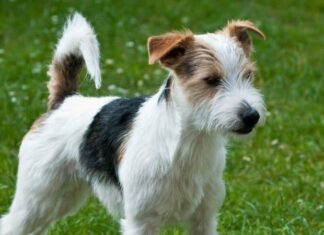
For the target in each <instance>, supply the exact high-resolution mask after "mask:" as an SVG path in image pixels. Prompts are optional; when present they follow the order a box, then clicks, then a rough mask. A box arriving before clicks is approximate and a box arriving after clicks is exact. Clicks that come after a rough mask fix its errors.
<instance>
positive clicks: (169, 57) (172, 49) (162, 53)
mask: <svg viewBox="0 0 324 235" xmlns="http://www.w3.org/2000/svg"><path fill="white" fill-rule="evenodd" d="M193 40H194V36H193V34H192V32H191V31H185V32H174V33H167V34H163V35H159V36H152V37H149V39H148V41H147V45H148V53H149V63H150V64H154V63H156V62H157V61H159V60H161V62H162V63H163V62H164V63H163V64H165V65H166V66H169V65H170V64H171V63H172V61H173V60H174V59H177V58H178V57H179V56H182V55H183V54H184V53H185V46H186V43H187V42H189V41H193Z"/></svg>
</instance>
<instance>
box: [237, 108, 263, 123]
mask: <svg viewBox="0 0 324 235" xmlns="http://www.w3.org/2000/svg"><path fill="white" fill-rule="evenodd" d="M240 117H241V120H242V122H243V123H244V125H245V126H246V127H254V126H255V124H257V122H258V121H259V119H260V114H259V113H258V111H256V110H255V109H253V108H250V107H249V108H247V109H245V110H244V111H243V112H241V113H240Z"/></svg>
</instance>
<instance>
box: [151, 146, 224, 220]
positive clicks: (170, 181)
mask: <svg viewBox="0 0 324 235" xmlns="http://www.w3.org/2000/svg"><path fill="white" fill-rule="evenodd" d="M204 153H205V152H201V153H200V154H197V155H195V156H183V157H189V158H191V159H192V162H191V161H187V162H182V160H179V162H175V163H174V165H173V167H172V168H171V169H170V171H169V172H168V173H167V174H166V175H164V176H163V177H162V178H161V179H159V180H158V181H157V182H156V185H155V186H156V188H155V189H154V191H155V192H156V193H155V195H154V198H153V199H152V202H151V203H152V204H153V205H154V208H155V209H154V210H155V213H157V214H159V216H160V217H161V218H163V220H165V221H166V222H168V223H170V222H171V223H172V222H178V221H181V220H184V219H186V218H188V217H189V216H190V215H192V213H193V212H194V211H195V210H196V208H197V207H198V205H199V204H200V203H201V201H202V200H203V197H204V191H205V189H206V185H208V184H209V183H210V182H211V181H212V180H213V179H214V177H217V174H216V172H215V171H216V168H217V167H216V166H217V164H220V163H218V159H217V157H216V156H210V155H209V156H207V155H206V156H204ZM205 154H207V153H205ZM208 154H210V153H208ZM201 157H206V159H199V158H201ZM207 158H208V159H207Z"/></svg>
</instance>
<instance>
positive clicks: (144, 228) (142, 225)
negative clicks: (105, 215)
mask: <svg viewBox="0 0 324 235" xmlns="http://www.w3.org/2000/svg"><path fill="white" fill-rule="evenodd" d="M121 227H122V234H123V235H156V234H158V227H159V225H158V224H157V223H154V222H153V221H152V223H149V222H148V221H146V220H133V219H128V218H126V219H123V220H122V221H121Z"/></svg>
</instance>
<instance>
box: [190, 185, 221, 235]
mask: <svg viewBox="0 0 324 235" xmlns="http://www.w3.org/2000/svg"><path fill="white" fill-rule="evenodd" d="M224 197H225V185H224V182H223V180H222V179H216V180H212V182H209V183H208V185H207V186H206V188H205V193H204V198H203V199H202V201H201V203H200V204H199V206H198V207H197V209H196V211H195V212H194V214H193V215H192V217H191V219H190V228H189V234H190V235H197V234H199V235H217V234H218V233H217V231H216V227H217V218H216V216H215V215H217V212H218V210H219V209H220V207H221V206H222V204H223V201H224Z"/></svg>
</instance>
